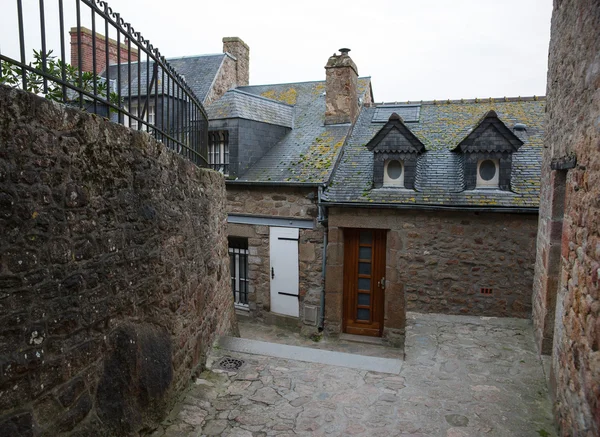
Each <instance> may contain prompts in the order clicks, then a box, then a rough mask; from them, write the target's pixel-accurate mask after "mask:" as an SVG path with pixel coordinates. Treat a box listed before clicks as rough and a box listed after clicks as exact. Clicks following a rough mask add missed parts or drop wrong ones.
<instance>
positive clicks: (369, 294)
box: [343, 229, 386, 337]
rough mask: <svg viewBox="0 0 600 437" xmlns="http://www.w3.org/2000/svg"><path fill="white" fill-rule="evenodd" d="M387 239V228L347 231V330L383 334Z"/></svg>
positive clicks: (345, 267)
mask: <svg viewBox="0 0 600 437" xmlns="http://www.w3.org/2000/svg"><path fill="white" fill-rule="evenodd" d="M385 238H386V231H385V230H379V229H345V230H344V323H343V328H344V332H347V333H349V334H359V335H371V336H374V337H380V336H381V333H382V331H383V301H384V299H383V295H384V290H385Z"/></svg>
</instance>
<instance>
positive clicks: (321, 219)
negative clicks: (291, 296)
mask: <svg viewBox="0 0 600 437" xmlns="http://www.w3.org/2000/svg"><path fill="white" fill-rule="evenodd" d="M322 195H323V186H322V185H321V186H319V191H318V194H317V208H318V213H319V214H318V215H319V216H318V222H319V223H320V224H321V225H323V226H324V227H325V231H324V234H323V256H322V259H323V263H322V265H321V280H322V289H321V311H320V315H321V317H320V320H319V326H318V328H319V331H323V329H324V327H325V268H326V266H327V234H328V229H327V214H326V210H325V206H323V204H322V203H321V196H322Z"/></svg>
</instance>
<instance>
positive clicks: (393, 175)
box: [383, 159, 404, 188]
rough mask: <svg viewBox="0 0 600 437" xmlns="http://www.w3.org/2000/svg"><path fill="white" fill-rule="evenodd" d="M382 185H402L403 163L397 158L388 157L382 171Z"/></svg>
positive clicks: (398, 186)
mask: <svg viewBox="0 0 600 437" xmlns="http://www.w3.org/2000/svg"><path fill="white" fill-rule="evenodd" d="M383 186H384V187H397V188H403V187H404V163H403V162H402V161H401V160H398V159H388V160H387V161H385V164H384V171H383Z"/></svg>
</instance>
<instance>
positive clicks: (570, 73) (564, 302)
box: [534, 0, 600, 437]
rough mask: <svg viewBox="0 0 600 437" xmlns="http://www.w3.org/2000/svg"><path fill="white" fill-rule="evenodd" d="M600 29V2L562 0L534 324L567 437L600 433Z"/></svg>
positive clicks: (557, 8)
mask: <svg viewBox="0 0 600 437" xmlns="http://www.w3.org/2000/svg"><path fill="white" fill-rule="evenodd" d="M598 29H600V3H599V2H597V1H595V0H562V1H558V0H555V1H554V11H553V14H552V38H551V42H550V57H549V65H548V96H547V119H546V126H547V127H546V138H545V147H546V148H545V151H544V161H543V167H542V169H543V174H542V187H543V190H542V193H541V196H542V197H541V201H542V206H541V209H540V227H539V235H538V260H537V265H536V293H535V295H534V308H536V310H535V312H534V321H535V326H536V336H537V339H538V344H540V345H541V346H546V347H545V348H544V347H542V352H548V347H547V344H548V343H549V342H550V341H552V361H551V363H552V370H551V378H550V379H551V381H550V382H551V385H552V388H553V390H552V391H553V393H554V396H555V401H556V402H555V408H556V417H557V422H558V425H559V427H560V430H561V435H563V436H585V437H591V436H597V435H600V291H599V286H600V283H599V282H600V280H599V277H600V232H599V230H600V229H599V228H600V202H599V199H600V154H599V153H598V148H599V147H600V92H599V91H598V90H600V32H598ZM551 164H553V165H552V167H553V168H551V167H550V165H551ZM561 222H562V223H561ZM557 235H558V236H559V237H557ZM558 248H560V255H557V254H556V252H557V251H558ZM554 314H555V318H554V321H552V320H549V318H552V317H553V315H554ZM552 323H553V324H554V332H553V335H552V331H549V330H548V327H549V326H550V327H551V325H552Z"/></svg>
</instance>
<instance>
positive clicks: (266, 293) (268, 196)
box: [227, 185, 325, 334]
mask: <svg viewBox="0 0 600 437" xmlns="http://www.w3.org/2000/svg"><path fill="white" fill-rule="evenodd" d="M227 209H228V212H230V213H236V214H250V215H259V216H270V217H274V218H285V217H293V218H300V219H305V220H306V219H310V220H314V221H315V229H300V232H299V236H300V241H299V242H298V262H299V273H300V278H299V279H300V283H299V293H300V319H299V320H298V325H299V326H300V325H301V323H302V322H301V321H302V320H303V318H304V306H305V305H313V306H317V307H318V306H319V305H320V299H321V291H322V290H323V285H322V283H323V280H322V263H323V237H324V232H325V229H324V228H323V226H321V225H318V224H317V223H316V218H317V193H316V189H306V188H287V187H277V186H273V187H271V186H269V187H253V188H251V187H235V186H233V185H228V186H227ZM228 234H229V236H235V237H244V238H248V251H249V258H248V275H249V279H250V281H249V293H248V299H249V309H250V314H251V316H253V317H257V318H259V319H263V320H264V319H265V318H266V317H267V316H268V312H269V311H270V307H271V295H270V289H271V279H270V273H269V269H270V255H269V227H268V226H259V225H241V224H231V223H230V224H229V225H228ZM304 330H305V333H307V334H309V333H312V331H314V330H316V326H312V329H311V327H308V326H307V327H305V328H304Z"/></svg>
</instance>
